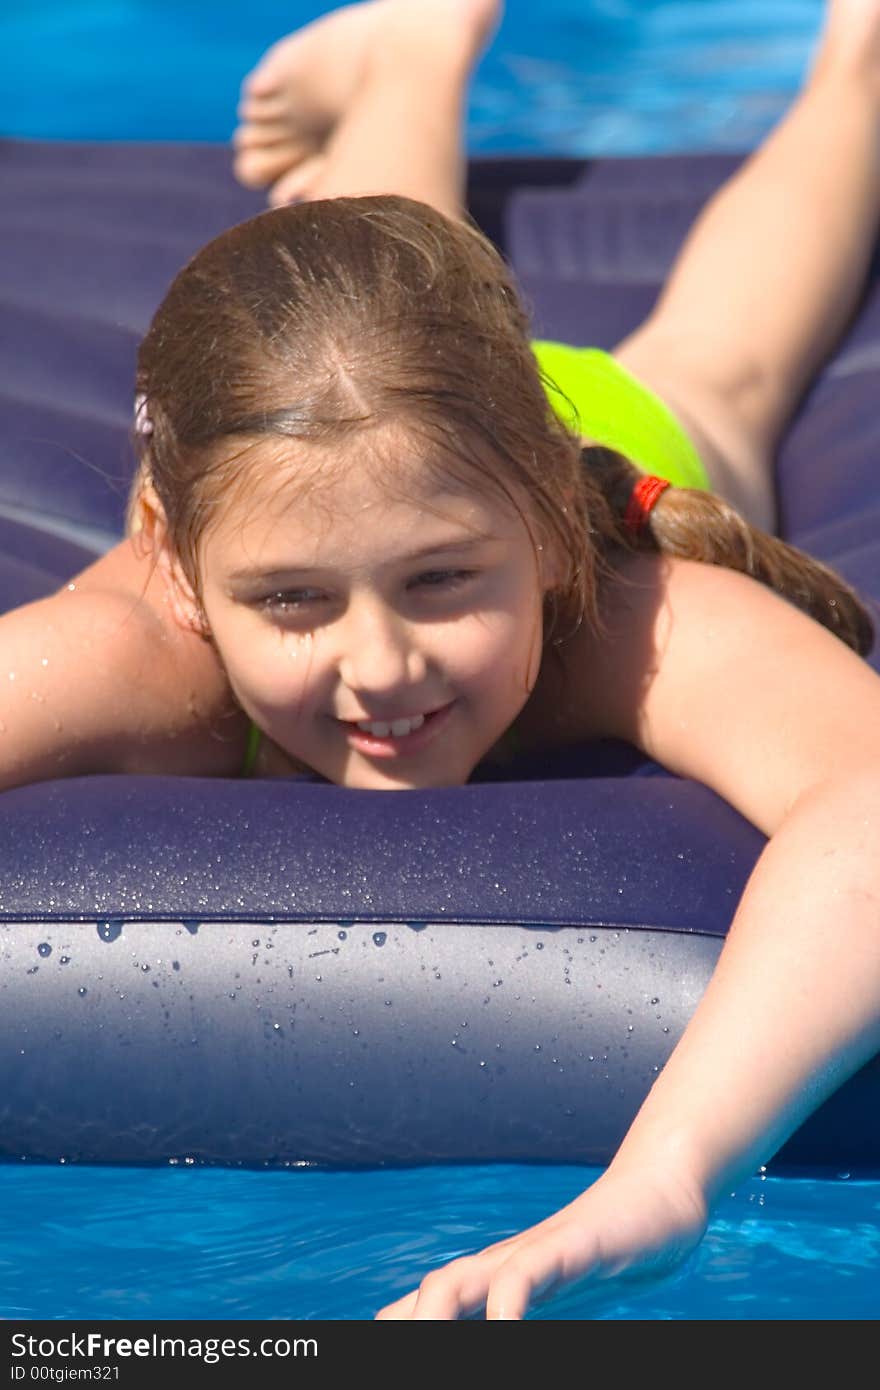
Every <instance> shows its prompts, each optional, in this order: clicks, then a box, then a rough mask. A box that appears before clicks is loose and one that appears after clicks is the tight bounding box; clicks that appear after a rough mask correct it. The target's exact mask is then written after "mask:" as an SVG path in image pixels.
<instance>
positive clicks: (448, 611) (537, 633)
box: [200, 446, 552, 790]
mask: <svg viewBox="0 0 880 1390" xmlns="http://www.w3.org/2000/svg"><path fill="white" fill-rule="evenodd" d="M299 452H300V454H302V455H304V458H303V459H302V460H300V461H298V462H297V466H296V469H295V471H294V470H291V476H292V477H295V479H296V481H295V482H294V484H293V486H292V487H291V486H289V485H285V484H286V479H284V478H283V476H282V477H281V478H280V479H279V471H278V469H277V467H276V468H272V469H269V468H258V469H256V470H254V475H255V476H254V481H253V486H251V487H249V491H248V495H247V500H246V504H245V503H244V502H243V501H239V502H236V503H234V504H231V505H230V506H229V507H228V509H227V510H226V511H225V512H224V513H223V514H222V516H221V517H219V518H218V519H217V520H216V521H215V522H214V523H213V524H212V525H211V527H210V528H209V529H208V531H207V533H206V534H205V536H204V538H203V540H202V544H201V547H200V565H201V573H202V576H203V592H202V604H203V611H204V615H205V618H206V621H207V625H208V628H209V630H210V633H211V635H212V637H213V639H214V642H215V643H216V646H217V649H218V651H219V654H220V657H221V659H222V661H223V663H224V665H225V667H226V671H227V673H228V676H229V679H230V682H231V684H232V687H233V690H234V692H235V694H236V697H237V698H238V700H239V702H240V704H241V705H242V707H243V709H244V710H245V711H246V712H247V713H248V714H249V715H250V717H251V718H252V719H253V721H254V722H255V723H256V724H257V725H258V726H259V727H260V728H261V729H262V730H263V731H264V732H265V733H266V734H268V735H269V737H270V738H272V739H273V740H274V741H275V742H276V743H277V744H278V745H279V746H280V747H281V748H283V749H284V750H285V752H286V753H288V754H289V755H290V756H291V757H293V758H294V759H296V760H297V761H299V762H302V763H305V764H306V765H307V766H309V767H311V768H313V769H314V770H315V771H316V772H318V773H319V774H321V775H322V776H323V777H326V778H328V779H329V780H330V781H332V782H335V783H338V784H340V785H344V786H347V787H364V788H374V789H386V790H388V789H400V788H418V787H439V786H451V785H456V784H460V783H463V782H465V781H467V779H468V777H469V776H470V774H471V772H472V771H473V769H474V767H475V766H476V764H477V763H478V762H479V760H480V759H481V758H482V757H483V756H484V754H485V753H486V752H487V751H488V750H489V749H490V748H491V747H492V745H493V744H494V743H495V742H496V741H497V739H498V738H499V737H500V736H501V735H502V734H503V733H504V731H505V730H506V729H508V728H509V726H510V725H511V723H512V722H513V720H514V719H515V718H516V716H517V714H518V713H519V711H520V710H521V709H522V707H523V705H524V704H525V702H526V700H527V698H528V695H529V693H530V691H531V689H532V687H533V685H534V683H535V680H536V678H537V674H538V669H539V665H540V659H541V645H542V610H543V598H544V592H545V590H546V588H548V587H549V584H550V582H552V576H549V575H547V574H545V573H544V570H545V569H546V566H545V564H544V553H543V552H537V553H536V547H535V544H534V542H533V539H532V537H531V535H530V533H529V530H528V528H527V525H526V523H525V522H524V520H523V519H522V518H521V517H520V516H519V515H518V514H517V513H516V511H515V510H514V508H513V507H511V506H510V505H508V504H506V503H505V502H504V501H503V500H502V499H501V498H500V497H499V498H497V499H495V498H494V497H492V495H491V494H489V495H483V494H482V493H480V492H477V491H475V490H474V491H471V490H467V489H465V488H464V487H463V486H461V485H459V484H457V483H446V484H442V483H440V482H439V481H437V480H436V479H435V478H432V477H431V475H430V471H429V470H427V469H425V468H421V469H420V468H419V467H418V465H417V464H413V465H412V467H406V468H404V469H402V470H401V469H400V468H399V466H398V467H396V468H395V471H394V474H393V478H394V484H393V485H392V484H391V483H389V482H388V481H383V479H382V465H381V461H380V460H379V459H378V458H377V457H376V455H375V454H374V453H373V452H372V451H369V452H368V451H367V450H366V449H364V450H363V451H362V452H361V453H360V454H358V453H357V452H356V451H355V450H352V455H353V461H352V462H351V463H346V465H345V466H344V467H341V466H339V465H338V464H334V465H333V466H332V468H330V469H328V470H325V471H324V473H322V472H321V469H320V466H319V461H320V458H321V452H320V451H318V450H317V449H316V448H315V447H314V446H311V447H309V449H308V450H304V449H302V448H300V449H299ZM284 471H285V465H282V467H281V472H282V475H283V473H284ZM388 476H389V475H388V471H387V469H386V472H385V477H386V479H387V478H388Z"/></svg>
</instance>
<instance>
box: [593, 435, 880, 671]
mask: <svg viewBox="0 0 880 1390" xmlns="http://www.w3.org/2000/svg"><path fill="white" fill-rule="evenodd" d="M582 457H583V462H584V465H585V472H586V475H587V477H588V478H589V479H590V481H591V482H594V483H595V484H596V485H597V486H598V489H599V490H601V493H602V495H603V497H604V500H605V502H606V504H607V507H608V512H609V513H610V522H611V525H610V526H607V525H606V526H605V527H603V528H602V529H603V531H604V537H603V539H605V541H606V543H607V542H609V541H610V543H611V546H610V548H612V549H613V548H614V547H619V548H620V549H627V550H647V551H654V552H659V553H660V554H662V555H676V556H678V557H679V558H680V559H683V560H699V561H701V562H702V563H703V564H706V565H722V566H723V567H724V568H725V569H732V570H739V571H740V573H742V574H748V575H750V576H751V578H752V579H757V580H758V581H759V583H761V584H766V585H767V587H768V588H770V589H774V590H775V591H776V593H778V594H781V595H782V597H783V598H786V599H788V600H789V602H790V603H793V604H794V605H795V606H796V607H797V608H800V609H802V610H803V612H804V613H807V614H809V616H810V617H811V618H815V619H816V621H817V622H819V623H821V624H822V626H823V627H827V628H828V629H829V631H831V632H833V633H834V635H835V636H836V637H839V638H840V639H841V641H842V642H845V643H846V645H847V646H848V647H852V649H853V651H855V652H858V654H859V656H867V654H868V652H869V651H870V650H871V647H872V645H873V642H874V625H873V622H872V621H871V618H870V616H869V614H868V612H867V610H866V608H865V607H864V605H863V604H862V602H861V600H860V599H859V597H858V595H857V594H856V592H855V590H854V589H852V588H850V586H849V585H848V584H847V583H846V582H845V581H844V580H843V579H841V577H840V576H839V575H838V574H836V573H835V572H834V570H832V569H829V567H828V566H827V565H823V564H822V563H821V562H820V561H819V560H814V559H812V558H811V557H810V556H809V555H805V554H804V552H803V551H802V550H798V549H797V548H796V547H795V546H793V545H788V544H787V542H785V541H782V540H779V539H778V538H777V537H775V536H771V535H768V534H767V532H766V531H761V530H759V529H758V528H757V527H756V526H751V525H750V524H749V523H748V522H747V521H746V520H745V519H744V518H743V517H742V516H740V514H739V512H738V511H737V510H736V509H735V508H734V507H732V506H731V505H730V503H729V502H725V501H724V499H723V498H721V497H717V496H715V495H714V494H713V493H710V492H701V491H699V490H697V489H695V488H680V487H669V488H667V489H666V490H665V491H664V492H663V493H662V495H661V496H660V497H659V499H658V500H657V501H656V502H655V504H654V505H653V507H652V508H651V510H650V512H649V513H648V515H647V517H646V518H645V521H644V524H643V525H642V526H641V528H640V529H639V531H638V532H637V533H635V534H634V533H633V530H632V528H630V527H628V526H626V525H625V524H624V515H625V512H626V509H627V505H628V503H629V499H630V497H631V496H632V491H633V487H634V486H635V484H636V483H637V482H638V480H639V478H640V477H641V476H643V475H642V474H641V472H640V470H639V469H638V468H636V467H635V466H634V465H633V464H632V463H630V462H629V460H628V459H626V458H625V457H624V456H623V455H622V454H618V453H616V452H615V451H614V450H613V449H606V448H600V447H598V446H595V447H592V448H587V449H584V451H583V455H582Z"/></svg>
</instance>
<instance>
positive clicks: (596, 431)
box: [532, 342, 711, 492]
mask: <svg viewBox="0 0 880 1390" xmlns="http://www.w3.org/2000/svg"><path fill="white" fill-rule="evenodd" d="M532 348H533V349H534V353H535V357H536V358H537V360H538V366H539V367H540V368H541V371H542V373H543V374H544V377H545V382H544V385H545V388H546V390H547V397H548V399H549V401H550V404H551V405H552V407H553V409H554V411H555V412H556V414H557V415H558V416H559V418H560V419H561V420H562V421H563V423H564V424H566V425H568V427H569V429H571V430H574V432H575V433H576V434H582V435H585V436H586V437H587V438H588V439H591V440H592V441H593V442H594V443H595V444H604V445H606V446H607V447H608V448H609V449H616V450H617V452H618V453H620V454H625V455H626V457H627V458H628V459H630V460H631V461H632V462H633V463H635V464H637V465H638V467H639V468H643V469H644V470H645V472H646V473H656V474H657V475H658V476H659V477H661V478H668V479H669V481H670V482H671V483H674V484H675V486H676V487H695V488H700V489H701V490H702V491H704V492H709V491H711V488H710V484H709V479H708V477H707V475H706V470H705V468H704V467H703V465H702V463H701V462H700V456H699V454H698V453H697V451H696V449H695V448H694V446H693V444H692V443H691V441H690V440H689V439H688V437H687V435H686V434H685V432H684V430H683V429H682V427H681V425H680V424H679V423H678V421H677V420H676V418H675V416H674V415H673V413H672V411H671V410H670V409H669V407H668V406H667V405H664V403H663V401H661V399H660V397H659V396H655V395H654V393H653V391H649V390H648V388H647V386H643V385H642V383H641V382H640V381H638V380H637V378H636V377H634V376H633V375H632V373H631V372H628V371H627V370H626V368H625V367H622V366H621V365H620V363H619V362H618V361H617V360H616V358H614V357H612V356H611V355H610V353H607V352H602V351H601V350H600V349H599V348H578V347H569V346H568V344H567V343H547V342H535V343H533V344H532ZM554 387H556V388H558V390H557V389H554Z"/></svg>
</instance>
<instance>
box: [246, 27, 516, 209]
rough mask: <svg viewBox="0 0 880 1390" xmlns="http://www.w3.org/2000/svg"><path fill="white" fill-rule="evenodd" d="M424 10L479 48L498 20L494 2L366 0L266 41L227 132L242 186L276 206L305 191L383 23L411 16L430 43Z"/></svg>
mask: <svg viewBox="0 0 880 1390" xmlns="http://www.w3.org/2000/svg"><path fill="white" fill-rule="evenodd" d="M432 12H433V18H434V19H435V21H436V22H442V23H444V24H446V25H448V24H450V23H454V24H460V25H461V26H462V27H465V26H468V27H470V28H471V29H472V30H473V31H474V37H475V42H476V43H477V44H478V45H479V47H482V46H484V45H485V43H487V42H488V39H489V37H490V34H491V33H492V32H493V31H494V28H495V26H496V24H497V22H498V19H499V16H500V12H501V0H368V2H367V3H363V4H357V5H345V6H343V8H342V9H338V10H334V11H332V12H331V13H330V14H327V15H324V16H323V17H322V18H320V19H317V20H315V21H314V23H312V24H308V25H306V27H305V28H303V29H299V30H297V31H296V32H295V33H293V34H289V35H288V36H287V37H286V38H284V39H281V40H280V41H279V42H278V43H276V44H273V45H272V47H271V48H270V49H268V50H267V52H266V53H265V54H264V55H263V57H262V58H261V60H260V62H259V63H258V64H257V66H256V68H254V70H253V72H252V73H250V74H249V75H248V77H247V78H245V81H244V83H243V84H242V94H241V102H240V104H239V108H238V114H239V118H240V121H241V124H240V125H239V126H238V128H237V130H236V131H235V134H234V135H233V137H232V143H233V147H234V149H235V161H234V168H235V175H236V177H237V178H238V180H239V181H240V182H241V183H243V184H245V185H246V186H247V187H249V188H265V187H271V191H270V195H269V201H270V202H271V203H272V204H274V205H276V206H277V205H279V204H281V203H287V202H290V201H291V200H292V199H294V198H298V197H303V196H306V195H307V192H308V188H309V186H310V185H311V184H312V183H313V182H314V181H315V179H316V178H317V176H318V174H319V173H320V171H321V168H322V166H323V164H324V159H325V155H324V151H325V147H326V145H327V142H328V141H329V139H330V136H331V135H332V133H333V130H334V128H335V127H336V125H337V123H338V122H339V120H340V118H341V117H342V116H343V114H344V113H345V111H346V108H347V107H348V105H349V102H350V101H351V99H352V97H353V96H354V94H355V92H356V91H357V88H358V86H359V84H360V81H361V78H362V75H363V71H364V66H365V63H366V61H367V59H368V57H369V54H370V52H371V49H372V47H373V45H374V43H379V42H381V34H382V31H383V29H384V28H385V26H387V25H388V24H396V23H397V22H398V21H399V22H401V23H404V24H411V23H412V22H414V21H415V20H417V21H418V23H419V24H420V26H422V28H423V32H424V35H425V42H426V44H430V41H431V21H432Z"/></svg>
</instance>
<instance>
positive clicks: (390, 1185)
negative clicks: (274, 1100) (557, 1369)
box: [0, 1166, 880, 1320]
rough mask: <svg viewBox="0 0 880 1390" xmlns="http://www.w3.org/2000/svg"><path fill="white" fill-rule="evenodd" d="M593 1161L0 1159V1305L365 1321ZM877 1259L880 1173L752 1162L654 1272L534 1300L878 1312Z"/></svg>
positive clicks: (777, 1315) (687, 1309)
mask: <svg viewBox="0 0 880 1390" xmlns="http://www.w3.org/2000/svg"><path fill="white" fill-rule="evenodd" d="M596 1176H597V1172H596V1170H595V1169H583V1168H558V1167H557V1168H546V1167H500V1166H497V1167H482V1168H470V1167H468V1168H454V1167H450V1168H431V1169H410V1170H403V1171H397V1172H391V1171H382V1172H372V1173H321V1172H302V1171H298V1172H260V1173H242V1172H225V1171H221V1170H217V1169H196V1170H193V1171H186V1170H182V1169H151V1170H147V1171H145V1172H142V1171H137V1170H132V1169H121V1170H120V1169H116V1170H114V1169H71V1168H65V1169H62V1170H60V1171H59V1170H57V1169H51V1168H7V1169H5V1170H3V1171H2V1172H0V1177H2V1179H3V1181H2V1190H3V1195H4V1200H3V1202H2V1205H0V1315H2V1316H4V1317H13V1318H35V1317H40V1318H69V1319H74V1318H77V1319H97V1318H144V1319H158V1318H193V1319H198V1318H209V1319H217V1320H224V1319H229V1320H234V1319H241V1318H295V1319H301V1318H302V1319H306V1318H329V1319H334V1320H335V1319H340V1320H341V1319H348V1318H370V1317H372V1316H373V1314H374V1313H375V1312H376V1310H377V1309H378V1308H380V1307H381V1306H382V1305H383V1304H385V1303H387V1302H389V1301H390V1300H391V1299H393V1298H396V1297H399V1296H400V1295H402V1294H404V1293H406V1292H407V1291H408V1290H409V1289H411V1288H413V1287H415V1285H416V1284H417V1283H418V1281H419V1279H420V1278H421V1277H422V1275H423V1274H425V1273H426V1272H427V1270H428V1269H430V1268H432V1267H433V1266H435V1265H438V1264H441V1263H443V1262H444V1261H445V1260H448V1259H451V1258H453V1257H454V1256H456V1255H459V1254H461V1253H463V1252H465V1251H468V1250H473V1249H474V1248H478V1247H479V1246H480V1245H483V1244H486V1243H487V1242H489V1241H492V1240H497V1239H500V1238H501V1237H503V1236H507V1235H510V1234H512V1233H513V1232H514V1231H515V1230H517V1229H519V1228H520V1227H521V1226H522V1225H523V1224H524V1223H531V1222H534V1221H537V1220H540V1219H541V1218H542V1217H543V1216H546V1215H547V1214H549V1213H550V1212H551V1211H553V1210H554V1209H555V1208H558V1207H559V1206H561V1205H563V1204H564V1203H565V1202H567V1201H570V1200H571V1198H572V1197H574V1196H575V1195H576V1194H577V1193H578V1192H579V1191H581V1190H582V1188H583V1187H584V1186H585V1185H586V1184H587V1183H589V1182H590V1181H591V1180H592V1179H593V1178H594V1177H596ZM426 1212H430V1218H426ZM47 1252H50V1253H49V1256H48V1258H47ZM878 1267H880V1182H870V1183H864V1182H855V1181H849V1182H842V1181H837V1182H830V1181H815V1180H812V1179H810V1180H800V1179H797V1180H796V1179H791V1178H789V1179H780V1178H773V1177H768V1178H766V1179H763V1180H762V1179H760V1178H755V1179H753V1180H751V1181H750V1182H748V1183H745V1184H744V1185H743V1186H742V1187H741V1188H740V1189H739V1191H737V1193H736V1194H735V1196H732V1197H729V1198H727V1199H726V1200H725V1201H724V1202H722V1204H721V1206H720V1208H719V1209H718V1212H717V1214H716V1216H715V1219H714V1220H713V1222H712V1225H711V1228H710V1230H709V1233H708V1235H707V1237H706V1239H705V1241H704V1242H703V1244H702V1246H701V1247H700V1249H699V1251H698V1252H697V1253H696V1255H695V1256H694V1257H693V1259H692V1260H691V1262H690V1263H689V1264H688V1265H687V1266H686V1267H685V1268H684V1269H682V1270H680V1271H678V1272H677V1273H675V1274H674V1275H672V1276H670V1277H669V1278H667V1279H666V1280H665V1281H664V1282H663V1283H661V1284H657V1285H653V1286H651V1287H649V1288H640V1289H639V1290H638V1291H637V1290H636V1289H635V1288H634V1287H633V1288H630V1289H629V1290H624V1291H621V1290H620V1289H618V1290H617V1291H616V1292H615V1293H614V1294H613V1295H610V1296H609V1295H608V1294H607V1293H605V1294H600V1295H598V1296H594V1297H588V1296H587V1295H586V1294H585V1293H584V1291H583V1290H581V1291H577V1290H574V1291H572V1290H569V1291H568V1292H566V1293H564V1294H561V1295H560V1296H559V1297H557V1298H556V1299H554V1300H553V1301H552V1302H551V1303H548V1304H546V1305H545V1306H544V1307H542V1308H539V1309H537V1310H536V1311H535V1314H534V1316H536V1317H538V1318H552V1319H554V1320H561V1319H577V1318H600V1319H606V1320H607V1319H680V1318H681V1319H726V1320H738V1319H748V1320H754V1319H792V1318H802V1319H848V1318H859V1319H868V1318H876V1317H877V1316H878V1315H880V1291H878V1284H880V1281H878V1278H877V1273H878Z"/></svg>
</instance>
